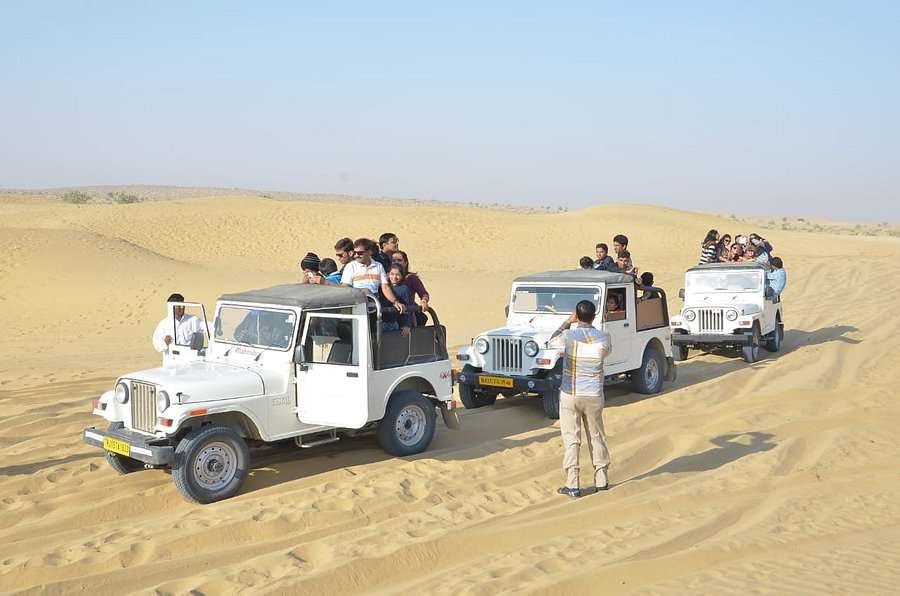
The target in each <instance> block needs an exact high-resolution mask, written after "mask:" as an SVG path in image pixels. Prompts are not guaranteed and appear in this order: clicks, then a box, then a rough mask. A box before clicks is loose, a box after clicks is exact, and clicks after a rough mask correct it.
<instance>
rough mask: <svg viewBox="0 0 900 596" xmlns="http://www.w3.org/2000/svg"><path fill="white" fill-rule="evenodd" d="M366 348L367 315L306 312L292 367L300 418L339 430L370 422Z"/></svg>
mask: <svg viewBox="0 0 900 596" xmlns="http://www.w3.org/2000/svg"><path fill="white" fill-rule="evenodd" d="M368 346H369V342H368V319H367V317H366V316H365V315H334V314H314V313H307V315H306V324H305V325H304V328H303V335H302V336H301V343H300V345H299V346H298V349H297V350H296V351H295V353H296V354H297V355H299V358H297V357H295V360H296V361H297V362H296V363H295V365H294V366H295V367H296V370H295V372H296V385H297V417H298V418H299V419H300V422H303V423H306V424H319V425H324V426H334V427H338V428H361V427H362V426H364V425H365V424H366V422H368V420H369V400H368V392H367V390H368V370H369V349H368Z"/></svg>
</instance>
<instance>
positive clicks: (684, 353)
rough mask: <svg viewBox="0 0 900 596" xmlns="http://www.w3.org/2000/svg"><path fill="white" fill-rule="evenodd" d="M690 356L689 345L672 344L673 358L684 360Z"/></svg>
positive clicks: (679, 360)
mask: <svg viewBox="0 0 900 596" xmlns="http://www.w3.org/2000/svg"><path fill="white" fill-rule="evenodd" d="M687 357H688V347H687V346H676V345H674V344H673V345H672V358H674V359H675V361H676V362H683V361H685V360H687Z"/></svg>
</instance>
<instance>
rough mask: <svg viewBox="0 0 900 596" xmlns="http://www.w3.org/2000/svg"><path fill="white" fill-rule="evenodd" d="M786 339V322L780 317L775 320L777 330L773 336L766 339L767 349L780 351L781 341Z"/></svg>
mask: <svg viewBox="0 0 900 596" xmlns="http://www.w3.org/2000/svg"><path fill="white" fill-rule="evenodd" d="M783 340H784V324H783V323H782V322H781V320H780V319H779V320H778V321H776V322H775V330H774V331H773V332H772V335H771V337H769V338H768V339H766V350H768V351H769V352H780V351H781V342H782V341H783Z"/></svg>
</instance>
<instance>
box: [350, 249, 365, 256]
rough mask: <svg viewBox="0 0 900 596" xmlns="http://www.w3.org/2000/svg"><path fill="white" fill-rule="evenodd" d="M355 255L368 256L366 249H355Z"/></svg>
mask: <svg viewBox="0 0 900 596" xmlns="http://www.w3.org/2000/svg"><path fill="white" fill-rule="evenodd" d="M353 256H354V257H364V256H366V251H364V250H354V251H353Z"/></svg>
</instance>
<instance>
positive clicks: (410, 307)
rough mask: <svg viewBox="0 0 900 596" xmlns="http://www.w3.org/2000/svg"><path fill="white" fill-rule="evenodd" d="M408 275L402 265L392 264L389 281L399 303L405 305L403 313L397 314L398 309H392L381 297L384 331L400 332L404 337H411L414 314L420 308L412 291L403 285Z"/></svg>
mask: <svg viewBox="0 0 900 596" xmlns="http://www.w3.org/2000/svg"><path fill="white" fill-rule="evenodd" d="M406 275H407V273H406V267H404V266H403V265H401V264H400V263H393V264H391V268H390V270H389V271H388V280H389V282H390V284H391V288H392V289H393V291H394V296H396V298H397V300H398V302H400V303H401V304H403V306H404V310H403V311H402V312H397V310H396V309H394V308H392V307H391V303H390V302H389V301H387V299H385V298H384V296H383V295H381V296H379V299H380V300H381V306H382V311H381V330H382V331H398V330H399V331H400V333H401V334H402V335H409V330H410V329H411V328H412V326H413V321H412V313H413V312H415V311H418V310H419V307H418V306H417V305H416V303H415V301H414V300H413V298H412V292H411V291H410V289H409V288H408V287H407V286H406V285H404V284H403V279H404V278H405V277H406Z"/></svg>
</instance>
